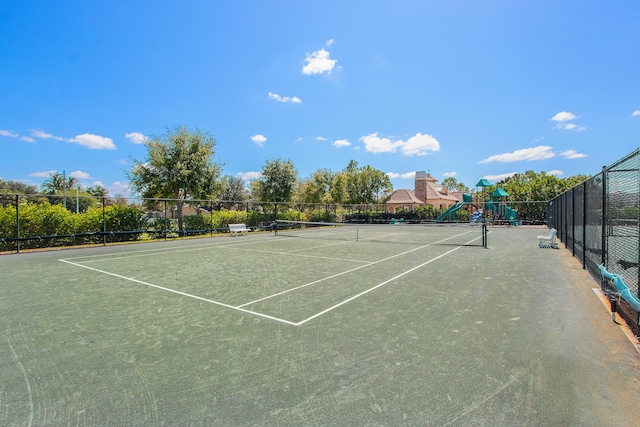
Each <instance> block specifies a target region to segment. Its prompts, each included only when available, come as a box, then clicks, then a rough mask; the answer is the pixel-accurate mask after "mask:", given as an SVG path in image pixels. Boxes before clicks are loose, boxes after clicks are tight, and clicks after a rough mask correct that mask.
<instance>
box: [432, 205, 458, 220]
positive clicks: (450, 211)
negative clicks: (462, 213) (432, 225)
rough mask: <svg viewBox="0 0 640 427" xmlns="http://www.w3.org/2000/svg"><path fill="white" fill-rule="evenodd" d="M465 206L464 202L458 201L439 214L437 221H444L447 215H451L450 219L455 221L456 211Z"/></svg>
mask: <svg viewBox="0 0 640 427" xmlns="http://www.w3.org/2000/svg"><path fill="white" fill-rule="evenodd" d="M463 206H464V203H463V202H457V203H456V204H455V205H453V206H451V207H450V208H449V209H447V210H446V211H444V212H442V213H441V214H440V215H438V217H437V218H436V222H442V221H443V220H444V219H445V218H446V217H449V221H455V219H456V212H458V211H459V210H460V209H461V208H462V207H463Z"/></svg>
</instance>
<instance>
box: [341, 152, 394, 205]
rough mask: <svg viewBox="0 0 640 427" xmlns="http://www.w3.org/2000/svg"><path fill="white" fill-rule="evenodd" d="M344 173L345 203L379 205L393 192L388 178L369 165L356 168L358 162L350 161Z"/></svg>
mask: <svg viewBox="0 0 640 427" xmlns="http://www.w3.org/2000/svg"><path fill="white" fill-rule="evenodd" d="M344 172H345V173H346V193H347V203H350V204H366V203H379V202H380V200H381V199H384V198H385V197H387V196H388V195H390V194H391V193H392V192H393V185H392V184H391V180H390V179H389V177H388V176H387V175H386V174H385V173H384V172H382V171H380V170H378V169H374V168H372V167H371V166H369V165H367V166H364V167H358V162H356V161H353V160H352V161H351V162H350V163H349V165H348V166H347V168H346V170H345V171H344Z"/></svg>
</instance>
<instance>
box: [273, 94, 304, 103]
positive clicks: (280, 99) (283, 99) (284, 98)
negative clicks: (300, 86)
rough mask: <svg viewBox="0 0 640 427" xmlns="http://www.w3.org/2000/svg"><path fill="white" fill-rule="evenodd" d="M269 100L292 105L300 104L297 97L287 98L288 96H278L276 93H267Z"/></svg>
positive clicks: (300, 101)
mask: <svg viewBox="0 0 640 427" xmlns="http://www.w3.org/2000/svg"><path fill="white" fill-rule="evenodd" d="M269 98H271V99H273V100H274V101H278V102H293V103H294V104H300V103H302V100H301V99H300V98H298V97H297V96H293V97H288V96H280V95H278V94H277V93H273V92H269Z"/></svg>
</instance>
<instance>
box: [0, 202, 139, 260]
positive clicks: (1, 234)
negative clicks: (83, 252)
mask: <svg viewBox="0 0 640 427" xmlns="http://www.w3.org/2000/svg"><path fill="white" fill-rule="evenodd" d="M19 215H20V218H19V220H20V237H21V238H25V237H27V238H28V237H38V239H31V240H26V241H22V242H20V247H21V248H24V249H34V248H45V247H55V246H69V245H79V244H84V243H98V242H101V241H102V240H103V237H102V235H99V234H96V235H93V236H76V235H77V234H81V233H100V232H102V231H103V227H104V226H105V225H106V231H107V232H109V231H113V232H118V231H139V232H135V233H127V234H113V235H110V236H108V237H107V239H108V240H109V241H127V240H136V239H138V238H139V237H140V235H141V234H142V230H143V229H144V227H145V224H146V220H145V217H144V213H142V212H140V211H139V210H138V209H136V208H134V207H131V206H107V207H106V208H105V209H104V223H103V210H102V207H92V208H89V209H88V210H87V211H86V212H83V213H78V214H75V213H72V212H70V211H69V210H67V209H65V208H64V207H63V206H62V205H51V204H50V203H49V202H48V201H43V202H41V203H22V204H20V205H19ZM15 237H16V210H15V206H13V205H7V206H4V207H0V239H6V238H15ZM16 247H17V245H16V244H15V243H14V242H11V243H10V242H2V241H1V240H0V250H15V249H16Z"/></svg>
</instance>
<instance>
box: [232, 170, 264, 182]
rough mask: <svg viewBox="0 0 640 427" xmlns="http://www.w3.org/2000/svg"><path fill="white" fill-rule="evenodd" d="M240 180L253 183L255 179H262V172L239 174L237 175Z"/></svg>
mask: <svg viewBox="0 0 640 427" xmlns="http://www.w3.org/2000/svg"><path fill="white" fill-rule="evenodd" d="M236 176H237V177H238V178H241V179H242V180H243V181H251V180H253V179H259V178H260V177H262V173H261V172H238V173H237V174H236Z"/></svg>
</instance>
